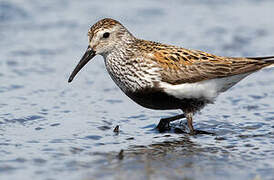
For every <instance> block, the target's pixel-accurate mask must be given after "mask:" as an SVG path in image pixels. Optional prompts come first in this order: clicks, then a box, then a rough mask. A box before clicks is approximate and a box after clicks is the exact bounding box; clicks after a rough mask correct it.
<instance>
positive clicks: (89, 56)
mask: <svg viewBox="0 0 274 180" xmlns="http://www.w3.org/2000/svg"><path fill="white" fill-rule="evenodd" d="M94 56H95V51H94V50H93V49H92V48H91V47H90V46H88V48H87V50H86V52H85V54H84V55H83V57H82V58H81V60H80V62H79V63H78V64H77V66H76V67H75V69H74V70H73V72H72V73H71V75H70V77H69V80H68V82H69V83H70V82H71V81H72V80H73V78H74V77H75V76H76V74H77V73H78V72H79V71H80V70H81V69H82V68H83V67H84V66H85V65H86V64H87V63H88V62H89V60H91V59H92V58H93V57H94Z"/></svg>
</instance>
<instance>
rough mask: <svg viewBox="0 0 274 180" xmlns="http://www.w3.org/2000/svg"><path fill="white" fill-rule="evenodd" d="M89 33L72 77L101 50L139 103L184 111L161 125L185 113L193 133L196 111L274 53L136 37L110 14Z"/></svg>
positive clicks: (266, 64)
mask: <svg viewBox="0 0 274 180" xmlns="http://www.w3.org/2000/svg"><path fill="white" fill-rule="evenodd" d="M88 38H89V45H88V48H87V50H86V52H85V54H84V56H83V57H82V59H81V60H80V62H79V63H78V65H77V66H76V68H75V69H74V71H73V72H72V74H71V76H70V77H69V80H68V82H71V81H72V80H73V78H74V77H75V75H76V74H77V73H78V72H79V71H80V70H81V69H82V68H83V66H85V64H86V63H88V62H89V61H90V60H91V59H92V58H93V57H94V56H95V55H97V54H100V55H102V56H103V57H104V61H105V65H106V68H107V71H108V73H109V74H110V76H111V78H112V79H113V81H114V82H115V83H116V84H117V85H118V86H119V88H120V89H121V90H122V91H123V92H124V93H125V94H126V95H127V96H128V97H129V98H131V99H132V100H133V101H135V102H136V103H137V104H139V105H141V106H143V107H146V108H149V109H157V110H168V109H181V110H182V111H183V114H180V115H177V116H175V117H170V118H164V119H161V120H160V122H159V124H158V126H157V128H158V129H159V131H164V130H165V129H166V127H168V126H169V123H170V122H171V121H174V120H177V119H180V118H186V119H187V124H188V128H189V131H190V133H191V134H195V133H196V132H197V131H195V130H194V128H193V125H192V117H193V115H194V114H195V113H196V112H198V111H199V110H201V109H202V108H203V107H204V106H205V105H206V104H208V103H213V101H214V100H215V98H216V97H217V96H218V95H219V94H220V93H222V92H224V91H226V90H228V89H229V88H231V87H232V86H233V85H235V84H236V83H238V82H239V81H240V80H242V79H243V78H245V77H246V76H248V75H250V74H251V73H253V72H256V71H258V70H260V69H262V68H265V67H270V66H271V65H273V64H274V56H268V57H223V56H216V55H213V54H209V53H206V52H203V51H199V50H189V49H185V48H181V47H177V46H172V45H166V44H161V43H157V42H152V41H146V40H142V39H138V38H136V37H134V36H133V35H132V34H131V33H130V32H129V31H128V30H127V29H126V28H125V27H124V26H123V25H122V24H121V23H120V22H118V21H116V20H113V19H109V18H106V19H102V20H100V21H98V22H97V23H95V24H94V25H93V26H92V27H91V28H90V29H89V31H88Z"/></svg>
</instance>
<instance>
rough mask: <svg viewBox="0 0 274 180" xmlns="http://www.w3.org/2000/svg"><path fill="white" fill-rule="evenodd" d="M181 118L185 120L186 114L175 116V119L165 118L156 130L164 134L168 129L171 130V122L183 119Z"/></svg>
mask: <svg viewBox="0 0 274 180" xmlns="http://www.w3.org/2000/svg"><path fill="white" fill-rule="evenodd" d="M181 118H185V115H184V114H179V115H176V116H173V117H169V118H163V119H161V120H160V122H159V124H158V125H157V127H156V128H157V129H158V130H159V131H160V132H164V131H165V130H166V127H167V128H169V123H170V122H172V121H175V120H178V119H181Z"/></svg>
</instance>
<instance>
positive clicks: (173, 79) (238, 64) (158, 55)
mask: <svg viewBox="0 0 274 180" xmlns="http://www.w3.org/2000/svg"><path fill="white" fill-rule="evenodd" d="M150 57H151V60H152V61H155V62H156V63H157V65H159V67H160V68H161V71H160V73H161V77H162V81H163V82H167V83H170V84H174V85H176V84H183V83H194V82H198V81H202V80H208V79H214V78H222V77H228V76H233V75H237V74H242V73H248V72H253V71H256V70H259V69H261V68H263V67H266V66H268V65H270V64H271V63H270V62H269V61H265V60H264V59H263V60H262V59H256V58H253V59H252V58H232V57H221V56H215V55H212V54H209V53H206V52H202V51H198V50H188V49H184V48H177V47H172V48H166V49H160V50H157V51H155V52H154V53H153V55H152V56H150ZM272 63H273V62H272Z"/></svg>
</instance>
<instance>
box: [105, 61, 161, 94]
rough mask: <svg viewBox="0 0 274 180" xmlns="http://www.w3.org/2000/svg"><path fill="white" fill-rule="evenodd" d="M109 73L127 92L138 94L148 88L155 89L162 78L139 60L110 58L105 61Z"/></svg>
mask: <svg viewBox="0 0 274 180" xmlns="http://www.w3.org/2000/svg"><path fill="white" fill-rule="evenodd" d="M105 64H106V68H107V71H108V73H109V74H110V76H111V78H112V79H113V81H114V82H115V83H116V84H117V85H118V86H119V87H120V89H122V90H123V91H124V92H125V93H126V92H136V91H140V90H142V89H144V88H147V87H151V88H152V87H153V86H154V84H155V82H157V81H159V78H160V76H159V75H158V74H156V70H154V69H152V68H150V67H149V66H147V65H145V64H143V63H142V61H140V60H139V59H138V58H136V59H134V60H128V59H126V58H122V57H120V58H117V57H113V56H108V57H107V58H106V59H105Z"/></svg>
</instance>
